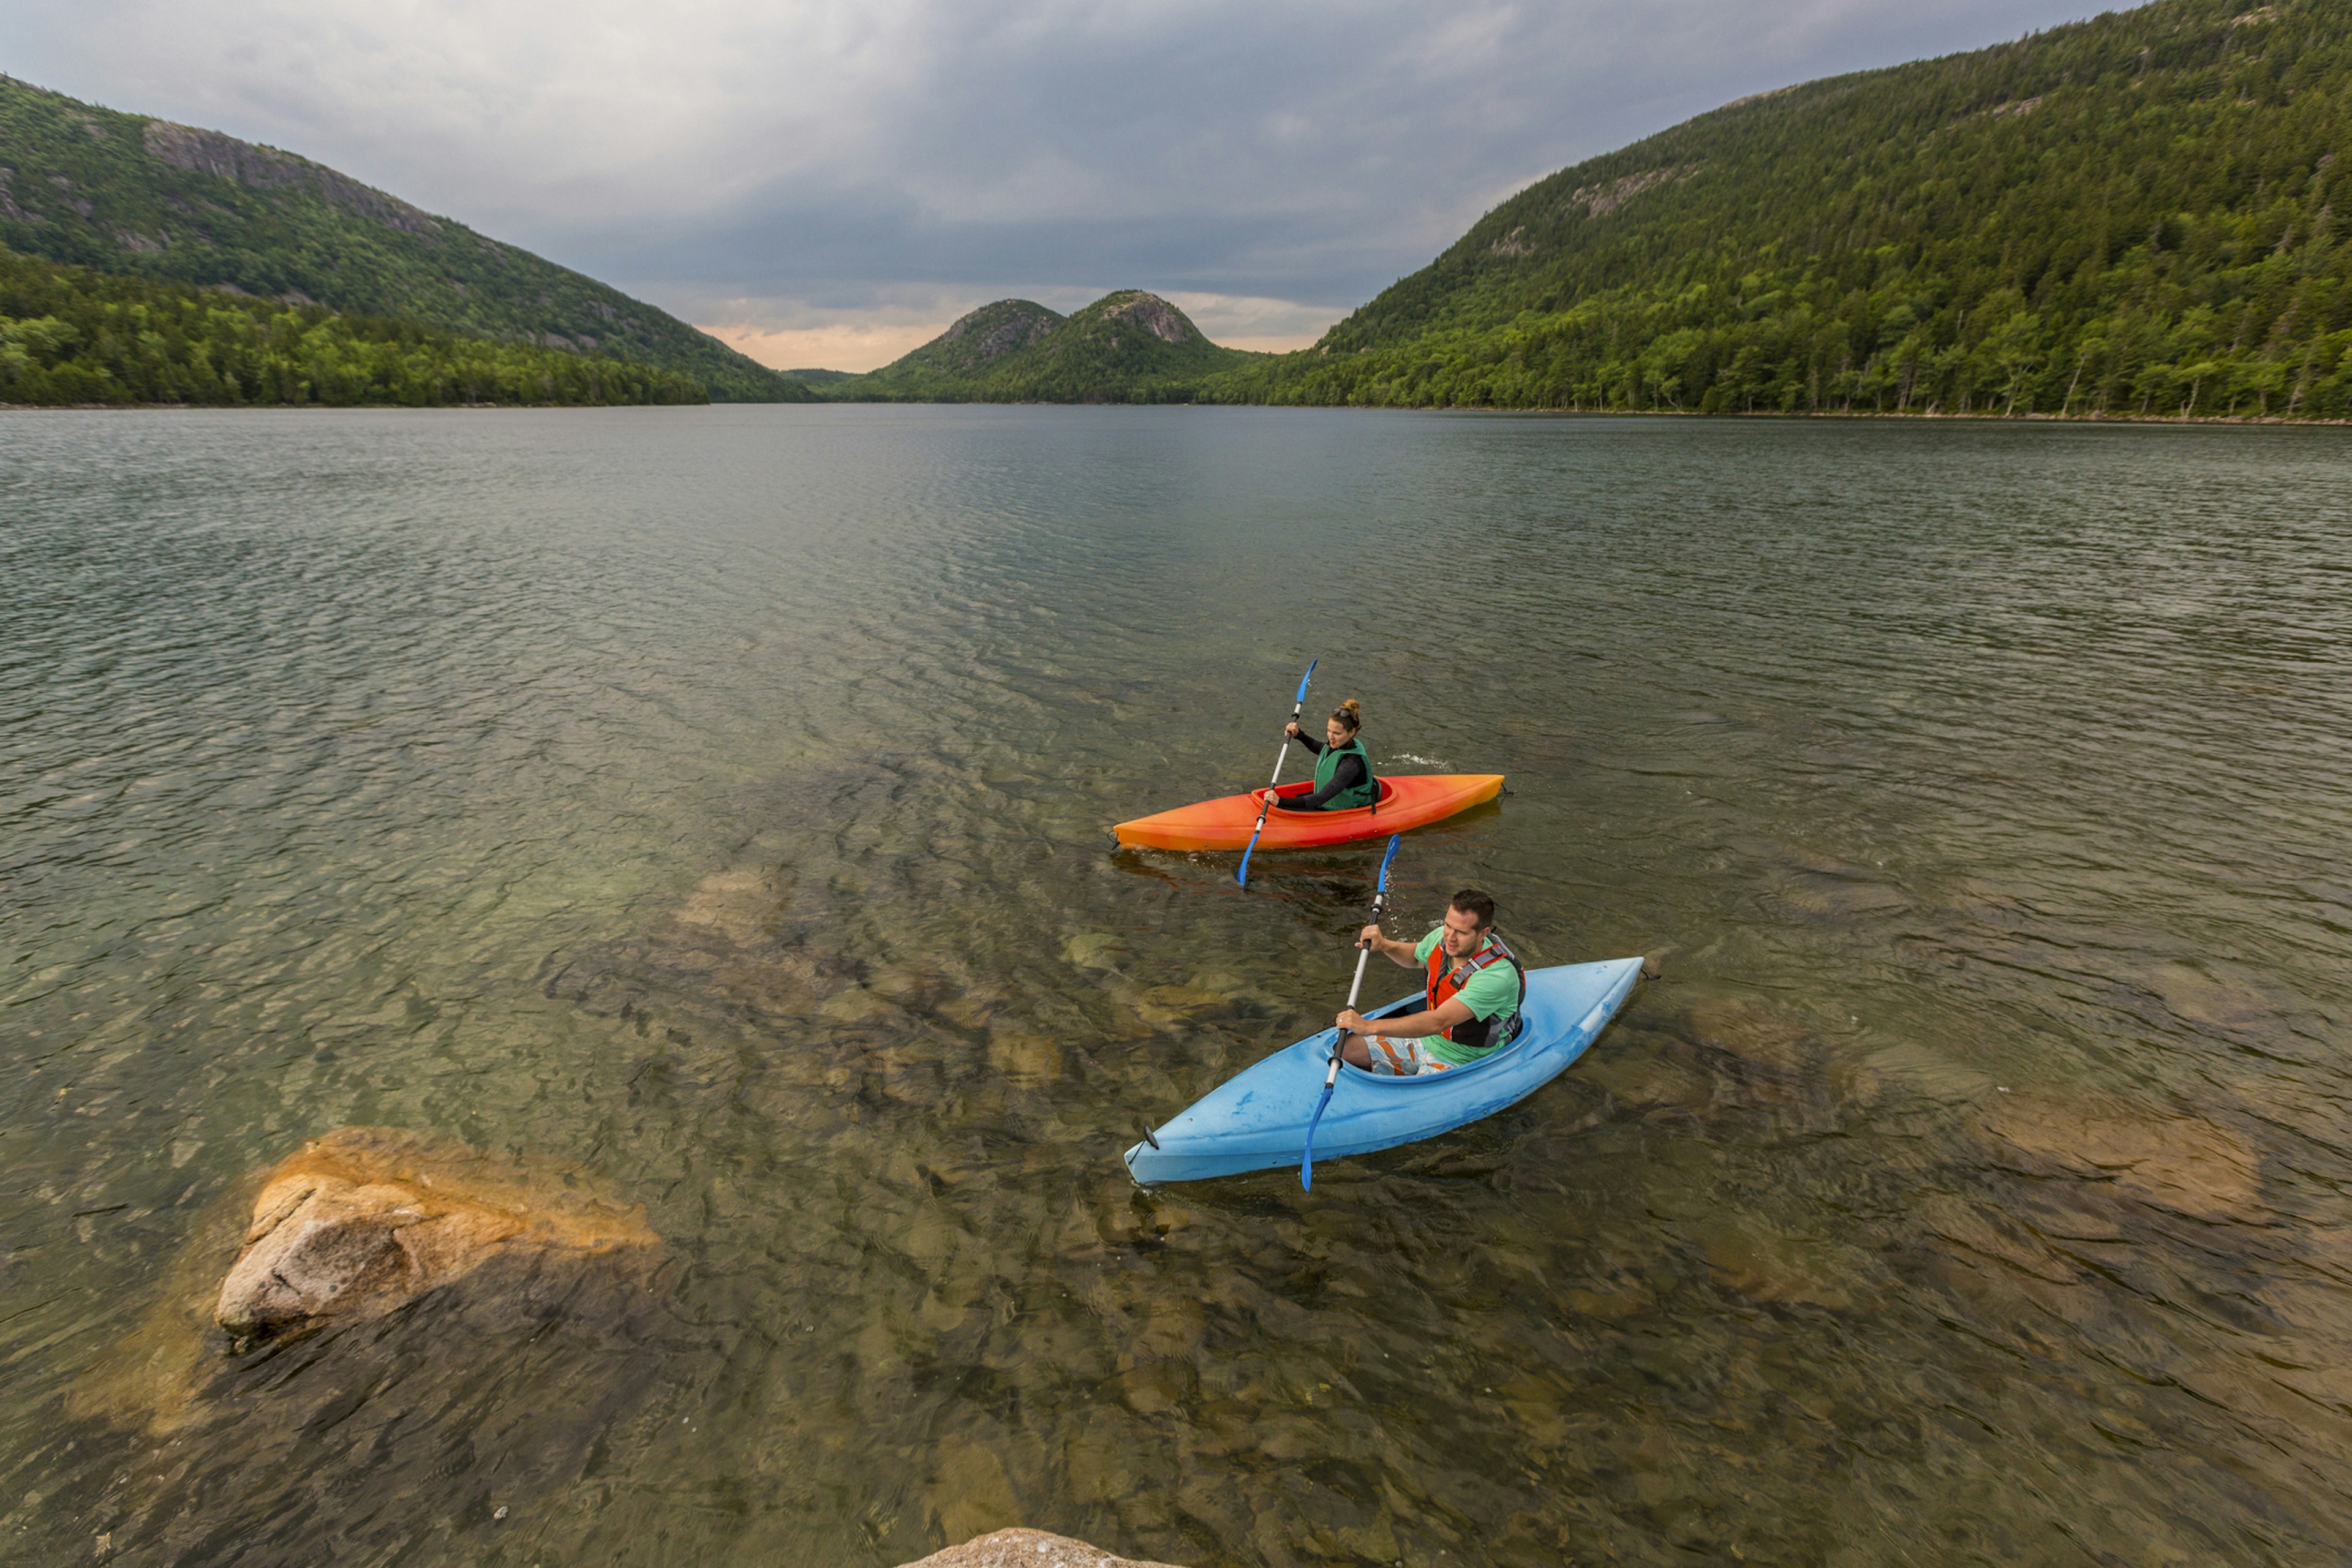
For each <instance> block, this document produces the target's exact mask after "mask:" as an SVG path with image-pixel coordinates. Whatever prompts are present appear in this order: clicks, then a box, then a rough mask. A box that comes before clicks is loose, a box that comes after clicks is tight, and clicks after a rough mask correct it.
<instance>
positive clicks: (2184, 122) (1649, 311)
mask: <svg viewBox="0 0 2352 1568" xmlns="http://www.w3.org/2000/svg"><path fill="white" fill-rule="evenodd" d="M2347 110H2352V0H2279V3H2277V4H2273V5H2258V6H2254V7H2252V8H2248V7H2247V6H2245V5H2243V4H2242V3H2241V0H2218V3H2217V0H2163V3H2161V4H2158V5H2149V6H2146V7H2144V8H2142V9H2139V10H2136V11H2129V12H2123V13H2118V14H2111V15H2107V16H2100V17H2098V18H2097V19H2095V20H2094V21H2090V22H2085V23H2083V24H2080V25H2077V26H2066V27H2060V28H2056V29H2053V30H2052V31H2049V32H2046V33H2042V34H2039V35H2036V36H2033V37H2027V38H2025V39H2022V40H2021V41H2019V42H2016V43H2012V44H2006V45H2002V46H2000V47H1997V48H1990V49H1984V50H1979V51H1978V52H1976V53H1973V54H1966V55H1956V56H1952V57H1949V58H1944V59H1937V60H1928V61H1924V62H1920V63H1917V64H1913V65H1907V66H1902V67H1897V68H1893V69H1888V70H1878V71H1868V72H1864V73H1861V74H1858V75H1854V76H1847V77H1839V78H1834V79H1829V80H1824V81H1816V82H1810V83H1807V84H1805V85H1803V86H1801V87H1794V88H1790V89H1784V90H1782V91H1780V92H1775V93H1769V94H1767V95H1765V96H1763V97H1761V98H1758V99H1753V100H1747V101H1744V102H1740V103H1735V104H1731V105H1729V106H1727V107H1726V108H1723V109H1719V110H1716V111H1714V112H1713V113H1710V114H1705V115H1701V116H1700V117H1698V118H1697V119H1696V120H1692V121H1687V122H1686V123H1685V124H1682V125H1678V126H1675V128H1674V129H1672V130H1670V131H1666V132H1661V133H1660V134H1658V135H1655V136H1653V137H1650V138H1649V139H1647V140H1646V141H1643V142H1636V143H1635V144H1633V146H1630V147H1627V148H1625V149H1623V150H1622V151H1621V152H1617V153H1610V154H1608V155H1607V156H1605V157H1601V158H1595V159H1592V160H1591V161H1590V162H1588V163H1581V164H1579V165H1577V166H1576V167H1574V168H1572V169H1569V170H1566V171H1563V172H1562V173H1560V174H1554V175H1552V176H1550V177H1549V178H1548V179H1545V180H1542V181H1540V182H1538V183H1537V184H1534V185H1532V186H1529V187H1528V189H1527V190H1525V191H1522V192H1520V193H1519V194H1518V195H1516V196H1514V197H1512V198H1511V199H1510V200H1509V201H1507V202H1505V203H1504V204H1503V205H1501V206H1498V207H1496V209H1495V210H1494V211H1493V212H1491V213H1489V214H1487V215H1486V217H1484V218H1482V219H1481V220H1479V222H1478V223H1477V225H1476V226H1474V227H1473V228H1472V229H1471V230H1470V232H1469V233H1468V234H1467V235H1465V237H1463V238H1462V240H1461V241H1460V242H1459V243H1457V244H1456V245H1454V247H1452V248H1451V249H1449V250H1447V251H1446V252H1445V253H1444V255H1443V256H1441V257H1439V258H1437V260H1436V261H1435V262H1433V264H1432V265H1431V266H1429V267H1428V268H1424V269H1423V271H1421V272H1418V273H1415V274H1414V275H1413V276H1412V277H1410V278H1407V279H1403V280H1402V282H1399V283H1398V284H1396V285H1395V286H1394V287H1392V288H1391V289H1388V290H1386V291H1385V292H1383V293H1382V294H1381V295H1380V297H1379V298H1377V299H1375V300H1372V301H1371V302H1370V304H1368V305H1366V306H1364V307H1363V308H1362V309H1361V310H1358V311H1357V312H1356V313H1355V314H1354V315H1352V316H1350V317H1349V318H1348V319H1347V320H1346V321H1342V322H1340V323H1339V325H1338V326H1337V327H1335V328H1333V329H1332V331H1330V332H1329V333H1328V335H1327V336H1326V337H1325V338H1324V339H1323V341H1322V342H1320V343H1319V344H1318V345H1317V346H1316V347H1315V348H1313V349H1310V350H1307V351H1306V352H1305V353H1301V354H1294V355H1286V356H1284V357H1283V358H1282V359H1280V360H1278V361H1275V362H1271V363H1265V364H1262V365H1259V366H1257V367H1254V368H1253V369H1251V370H1249V371H1246V372H1244V373H1243V374H1238V375H1230V376H1226V377H1223V378H1221V379H1220V380H1219V381H1218V382H1217V383H1216V384H1213V387H1211V388H1209V389H1208V391H1209V393H1210V395H1218V396H1223V397H1228V398H1234V399H1241V400H1248V401H1259V400H1264V401H1272V402H1279V403H1293V402H1296V403H1345V404H1375V405H1380V404H1389V405H1440V406H1444V405H1492V406H1504V407H1559V408H1574V407H1583V408H1639V409H1651V408H1654V409H1681V410H1698V411H1709V412H1713V411H1746V410H1855V411H1866V410H1870V411H1884V412H1888V413H1895V412H1910V413H1921V412H1943V413H1992V414H2018V415H2024V414H2032V413H2038V414H2074V415H2082V414H2110V415H2147V416H2159V415H2161V416H2179V415H2197V416H2209V415H2210V416H2227V415H2231V414H2235V415H2238V416H2254V415H2268V416H2297V417H2308V416H2338V417H2340V416H2347V415H2352V361H2348V360H2347V348H2352V288H2347V282H2348V281H2352V257H2347V247H2346V245H2345V239H2346V237H2347V229H2352V184H2347V176H2352V158H2347V156H2346V155H2347V154H2352V113H2347ZM2336 195H2345V197H2346V205H2345V210H2344V211H2343V212H2341V213H2339V212H2337V211H2336V202H2335V198H2336Z"/></svg>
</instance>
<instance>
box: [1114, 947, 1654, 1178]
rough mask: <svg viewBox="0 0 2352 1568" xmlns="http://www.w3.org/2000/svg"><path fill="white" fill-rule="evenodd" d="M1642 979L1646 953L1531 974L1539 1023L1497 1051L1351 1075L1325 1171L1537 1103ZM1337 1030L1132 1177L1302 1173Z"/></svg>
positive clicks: (1215, 1105)
mask: <svg viewBox="0 0 2352 1568" xmlns="http://www.w3.org/2000/svg"><path fill="white" fill-rule="evenodd" d="M1641 974H1642V961H1641V960H1640V959H1638V958H1611V959H1604V960H1602V961H1601V962H1600V963H1563V964H1559V965H1557V966H1555V967H1553V968H1550V969H1531V970H1529V971H1528V999H1527V1002H1526V1003H1525V1005H1524V1007H1523V1011H1524V1012H1525V1013H1526V1015H1527V1022H1526V1023H1525V1024H1523V1025H1522V1026H1520V1028H1519V1032H1518V1036H1517V1038H1515V1039H1513V1040H1512V1041H1511V1043H1510V1044H1509V1045H1507V1046H1505V1047H1503V1048H1502V1049H1501V1050H1499V1051H1496V1053H1495V1054H1494V1055H1492V1056H1489V1057H1484V1058H1480V1059H1479V1060H1477V1061H1475V1062H1472V1063H1471V1064H1470V1065H1469V1066H1468V1067H1460V1068H1454V1069H1452V1070H1451V1071H1449V1072H1442V1073H1427V1074H1423V1075H1422V1076H1420V1077H1418V1078H1388V1077H1384V1076H1381V1075H1377V1074H1373V1073H1368V1072H1366V1071H1364V1070H1363V1069H1362V1068H1352V1067H1343V1068H1340V1069H1339V1084H1338V1086H1337V1087H1336V1088H1335V1089H1333V1090H1332V1091H1331V1104H1330V1106H1329V1108H1328V1109H1327V1110H1325V1111H1324V1112H1323V1120H1322V1122H1321V1123H1320V1124H1319V1125H1318V1126H1317V1128H1316V1129H1315V1163H1316V1164H1317V1165H1318V1167H1319V1166H1320V1165H1321V1164H1322V1163H1323V1162H1324V1161H1325V1160H1336V1159H1339V1158H1340V1157H1341V1156H1342V1155H1347V1154H1369V1153H1370V1152H1372V1151H1373V1150H1375V1149H1393V1148H1395V1147H1396V1146H1397V1145H1398V1144H1400V1143H1411V1142H1415V1141H1416V1140H1419V1139H1423V1138H1432V1137H1435V1136H1436V1135H1437V1134H1438V1133H1440V1132H1445V1131H1452V1130H1453V1129H1454V1128H1456V1127H1460V1126H1462V1125H1463V1124H1464V1123H1465V1122H1470V1121H1477V1120H1478V1119H1479V1118H1480V1117H1482V1116H1492V1115H1493V1114H1494V1113H1495V1112H1496V1111H1497V1110H1502V1109H1503V1108H1504V1107H1505V1106H1507V1105H1511V1104H1515V1103H1517V1101H1519V1100H1525V1099H1526V1098H1527V1097H1528V1095H1530V1094H1533V1093H1534V1092H1535V1091H1536V1090H1538V1089H1541V1088H1542V1087H1543V1086H1544V1085H1545V1084H1548V1083H1549V1082H1550V1081H1551V1080H1552V1079H1555V1078H1558V1077H1559V1075H1560V1074H1561V1073H1562V1072H1564V1071H1566V1070H1567V1069H1568V1067H1569V1064H1570V1063H1571V1062H1573V1061H1575V1060H1576V1058H1579V1057H1580V1056H1582V1055H1583V1054H1584V1050H1585V1047H1588V1046H1590V1045H1591V1044H1592V1041H1593V1037H1595V1036H1597V1035H1599V1034H1600V1033H1601V1030H1602V1029H1603V1028H1604V1027H1606V1026H1607V1025H1608V1023H1609V1020H1610V1018H1611V1017H1612V1016H1614V1015H1615V1013H1616V1011H1617V1008H1618V1006H1619V1005H1620V1004H1622V1002H1623V1001H1624V1000H1625V997H1626V994H1628V993H1629V992H1631V991H1632V990H1633V982H1634V981H1636V980H1638V979H1640V978H1641ZM1424 994H1425V993H1423V992H1418V991H1416V992H1414V993H1413V994H1412V995H1410V996H1407V997H1405V998H1404V999H1403V1000H1402V1001H1399V1002H1392V1003H1391V1004H1389V1005H1387V1006H1385V1007H1383V1008H1381V1009H1380V1011H1379V1012H1377V1013H1369V1014H1367V1015H1365V1016H1367V1017H1373V1018H1378V1017H1381V1016H1391V1017H1392V1016H1397V1015H1398V1014H1401V1013H1404V1012H1408V1011H1411V1010H1412V1009H1414V1008H1416V1007H1417V1006H1418V1005H1419V1004H1420V1002H1421V999H1422V997H1423V995H1424ZM1337 1033H1338V1031H1337V1030H1335V1029H1324V1030H1321V1031H1319V1032H1318V1033H1316V1034H1312V1035H1309V1036H1307V1038H1305V1039H1303V1040H1301V1041H1299V1042H1298V1043H1297V1045H1295V1046H1286V1047H1284V1048H1283V1049H1281V1050H1279V1051H1276V1053H1275V1054H1274V1055H1272V1056H1270V1057H1268V1058H1265V1060H1264V1061H1262V1062H1259V1063H1258V1064H1257V1065H1256V1066H1255V1067H1253V1068H1249V1069H1247V1070H1246V1071H1244V1072H1242V1073H1239V1074H1237V1075H1235V1076H1234V1077H1233V1078H1230V1079H1226V1080H1225V1081H1224V1082H1223V1083H1221V1084H1219V1085H1218V1086H1217V1087H1216V1088H1215V1089H1212V1090H1210V1091H1209V1092H1208V1093H1207V1094H1206V1095H1204V1096H1202V1098H1201V1099H1200V1100H1197V1101H1195V1102H1194V1103H1193V1104H1192V1106H1190V1107H1189V1108H1187V1109H1186V1110H1184V1111H1183V1112H1182V1113H1181V1115H1179V1116H1178V1117H1177V1118H1176V1119H1175V1120H1174V1121H1171V1122H1169V1123H1168V1125H1166V1126H1165V1127H1162V1128H1160V1129H1158V1130H1157V1131H1155V1132H1154V1133H1153V1134H1152V1138H1153V1139H1156V1140H1157V1141H1158V1142H1159V1147H1157V1148H1154V1147H1153V1146H1152V1144H1151V1142H1150V1141H1146V1142H1141V1143H1138V1144H1137V1145H1136V1146H1135V1147H1134V1148H1132V1149H1129V1151H1128V1152H1127V1168H1128V1171H1129V1173H1130V1174H1132V1175H1133V1176H1134V1177H1135V1179H1136V1180H1137V1181H1139V1182H1141V1183H1143V1184H1146V1185H1150V1184H1153V1183H1157V1182H1197V1181H1200V1180H1202V1178H1204V1177H1208V1176H1231V1175H1234V1174H1237V1173H1240V1172H1243V1171H1266V1170H1278V1169H1280V1168H1282V1167H1284V1166H1296V1165H1297V1163H1298V1161H1299V1156H1300V1155H1301V1154H1302V1153H1304V1152H1305V1144H1306V1142H1307V1118H1309V1117H1310V1116H1312V1115H1313V1114H1314V1113H1315V1102H1316V1101H1317V1100H1319V1099H1321V1098H1322V1095H1323V1075H1324V1072H1325V1070H1326V1068H1327V1066H1328V1063H1329V1061H1330V1058H1331V1040H1332V1037H1333V1036H1334V1035H1336V1034H1337Z"/></svg>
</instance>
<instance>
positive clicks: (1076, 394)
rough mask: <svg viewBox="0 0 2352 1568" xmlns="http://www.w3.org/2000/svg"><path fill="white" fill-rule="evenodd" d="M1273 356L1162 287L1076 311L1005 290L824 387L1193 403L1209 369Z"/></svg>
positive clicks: (952, 396) (907, 398)
mask: <svg viewBox="0 0 2352 1568" xmlns="http://www.w3.org/2000/svg"><path fill="white" fill-rule="evenodd" d="M1265 357H1266V356H1265V355H1263V354H1252V353H1243V352H1241V351H1240V350H1238V349H1227V348H1220V347H1218V346H1217V345H1216V344H1215V343H1213V342H1210V341H1209V340H1208V339H1207V338H1205V337H1202V335H1201V329H1200V328H1198V327H1196V326H1194V325H1193V324H1192V320H1191V319H1190V318H1189V317H1187V316H1186V315H1185V314H1184V312H1183V311H1181V310H1178V309H1177V308H1176V307H1175V306H1173V305H1171V304H1170V303H1169V302H1168V301H1167V300H1162V299H1161V298H1160V296H1158V295H1157V294H1147V293H1144V292H1143V291H1142V290H1140V289H1121V290H1119V291H1118V292H1117V293H1115V294H1106V295H1104V296H1103V297H1102V298H1101V299H1099V300H1096V301H1095V302H1094V303H1093V304H1091V305H1088V306H1087V307H1086V308H1085V309H1084V310H1077V311H1075V312H1073V313H1072V314H1070V315H1068V316H1063V315H1060V314H1057V313H1056V312H1055V311H1053V310H1047V309H1046V308H1045V306H1043V305H1039V304H1036V303H1034V302H1032V301H1030V300H998V301H996V302H995V303H994V304H992V305H983V306H982V307H981V308H980V309H979V310H974V311H972V312H971V314H970V315H967V316H965V317H963V318H961V320H959V321H956V323H955V324H954V325H953V326H950V328H948V330H947V331H945V332H942V333H941V334H940V336H938V337H936V338H933V339H932V340H931V341H930V342H928V343H925V344H924V345H923V346H922V347H921V348H919V349H917V350H915V351H914V352H913V353H909V354H908V355H906V356H905V357H904V358H901V359H898V360H897V361H894V362H893V363H889V364H887V365H885V366H883V367H882V368H881V369H880V370H877V371H875V372H873V373H872V374H867V375H861V376H853V377H851V378H850V379H849V380H847V381H843V382H838V383H835V384H833V385H831V386H828V387H826V388H825V389H824V391H825V395H827V396H828V397H835V398H845V399H856V400H862V401H868V402H871V401H891V402H920V403H1187V402H1190V401H1192V398H1193V397H1194V396H1195V395H1196V393H1197V390H1198V389H1199V387H1200V386H1201V385H1202V384H1203V383H1204V382H1205V381H1207V380H1208V379H1210V378H1211V377H1213V376H1216V375H1219V374H1229V373H1232V372H1234V371H1238V370H1241V369H1243V368H1244V367H1246V366H1248V365H1250V364H1253V363H1256V362H1258V361H1261V360H1263V359H1265Z"/></svg>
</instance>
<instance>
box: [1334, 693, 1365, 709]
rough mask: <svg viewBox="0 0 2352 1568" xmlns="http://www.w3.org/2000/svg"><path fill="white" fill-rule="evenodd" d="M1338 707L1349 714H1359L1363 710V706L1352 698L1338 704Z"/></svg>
mask: <svg viewBox="0 0 2352 1568" xmlns="http://www.w3.org/2000/svg"><path fill="white" fill-rule="evenodd" d="M1339 706H1340V707H1342V708H1345V709H1346V710H1348V711H1349V712H1350V713H1361V712H1362V711H1363V710H1364V705H1363V704H1362V703H1360V702H1359V701H1357V700H1355V699H1354V698H1352V697H1350V698H1349V699H1348V700H1346V701H1345V702H1342V703H1340V704H1339Z"/></svg>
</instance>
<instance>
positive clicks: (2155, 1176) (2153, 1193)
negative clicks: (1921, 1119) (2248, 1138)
mask: <svg viewBox="0 0 2352 1568" xmlns="http://www.w3.org/2000/svg"><path fill="white" fill-rule="evenodd" d="M1979 1120H1980V1122H1981V1124H1982V1125H1983V1126H1984V1127H1985V1128H1986V1129H1987V1130H1988V1131H1991V1132H1992V1133H1994V1134H1995V1135H1996V1136H1998V1137H1999V1138H2000V1139H2001V1140H2002V1141H2003V1142H2006V1143H2007V1144H2008V1145H2009V1146H2010V1147H2011V1148H2012V1149H2015V1150H2017V1151H2019V1152H2023V1153H2025V1154H2028V1155H2031V1156H2032V1157H2033V1159H2034V1161H2035V1162H2036V1163H2042V1164H2045V1165H2048V1166H2054V1167H2056V1168H2057V1169H2059V1170H2061V1171H2063V1172H2065V1173H2068V1174H2072V1175H2076V1176H2082V1177H2087V1178H2089V1179H2092V1180H2095V1181H2110V1182H2113V1183H2114V1184H2116V1186H2117V1187H2119V1188H2121V1189H2122V1190H2123V1191H2125V1192H2127V1193H2129V1194H2131V1195H2132V1196H2134V1197H2137V1198H2138V1199H2140V1200H2142V1201H2143V1202H2146V1203H2150V1204H2154V1205H2158V1207H2161V1208H2168V1209H2171V1210H2174V1211H2175V1212H2177V1213H2180V1214H2188V1215H2198V1216H2199V1217H2200V1218H2204V1219H2227V1218H2232V1217H2235V1218H2243V1217H2247V1216H2248V1215H2252V1213H2253V1212H2254V1211H2255V1210H2256V1209H2257V1207H2258V1206H2259V1200H2260V1196H2261V1191H2262V1157H2261V1156H2260V1155H2259V1154H2257V1153H2256V1152H2254V1151H2253V1150H2252V1148H2250V1147H2248V1146H2247V1144H2246V1142H2245V1141H2244V1140H2243V1139H2242V1138H2240V1137H2239V1136H2238V1135H2237V1134H2236V1133H2234V1132H2232V1131H2230V1130H2229V1129H2228V1128H2226V1127H2222V1126H2221V1125H2219V1124H2217V1123H2214V1122H2210V1121H2195V1120H2192V1119H2189V1118H2187V1117H2175V1118H2170V1119H2166V1120H2158V1118H2156V1117H2152V1116H2146V1115H2142V1114H2138V1113H2136V1112H2131V1111H2125V1110H2086V1109H2084V1108H2083V1107H2079V1106H2072V1105H2066V1104H2062V1103H2060V1102H2059V1101H2056V1100H2036V1099H2029V1098H2027V1097H2026V1096H2024V1095H2015V1096H2003V1097H2001V1098H2000V1099H1999V1100H1996V1101H1995V1102H1994V1103H1993V1104H1992V1105H1990V1106H1989V1107H1987V1108H1986V1109H1985V1110H1983V1111H1982V1112H1981V1113H1980V1117H1979Z"/></svg>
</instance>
